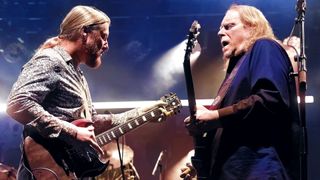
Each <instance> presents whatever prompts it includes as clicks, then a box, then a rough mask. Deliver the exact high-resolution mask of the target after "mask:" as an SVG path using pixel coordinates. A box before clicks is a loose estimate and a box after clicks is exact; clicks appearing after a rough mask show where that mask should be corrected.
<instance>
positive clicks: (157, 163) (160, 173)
mask: <svg viewBox="0 0 320 180" xmlns="http://www.w3.org/2000/svg"><path fill="white" fill-rule="evenodd" d="M162 157H163V151H161V152H160V154H159V157H158V160H157V162H156V164H155V165H154V168H153V171H152V176H154V174H155V173H156V170H157V168H158V167H159V180H162V163H161V162H162Z"/></svg>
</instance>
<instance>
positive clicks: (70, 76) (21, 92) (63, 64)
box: [7, 46, 139, 138]
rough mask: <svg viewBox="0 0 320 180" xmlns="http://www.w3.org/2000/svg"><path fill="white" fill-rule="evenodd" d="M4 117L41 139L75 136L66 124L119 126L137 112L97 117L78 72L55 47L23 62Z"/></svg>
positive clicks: (87, 90)
mask: <svg viewBox="0 0 320 180" xmlns="http://www.w3.org/2000/svg"><path fill="white" fill-rule="evenodd" d="M7 112H8V114H9V115H10V116H11V117H13V118H14V119H16V120H17V121H19V122H20V123H22V124H24V125H27V126H29V127H32V128H35V129H36V130H37V131H38V132H39V133H40V134H41V135H42V136H43V137H49V138H54V137H58V136H60V135H62V134H66V135H71V136H75V135H76V130H75V129H74V127H73V126H72V125H71V124H70V123H68V122H71V121H73V120H76V119H88V120H92V121H105V122H108V123H109V124H111V125H116V124H121V123H123V122H125V121H126V120H127V119H128V118H131V117H135V116H137V115H138V114H139V113H138V109H133V110H130V111H127V112H125V113H121V114H115V115H97V113H96V111H95V110H94V108H93V106H92V99H91V96H90V91H89V87H88V84H87V81H86V79H85V77H84V76H83V73H82V71H81V70H80V69H79V68H75V66H74V64H73V60H72V57H71V56H70V55H69V54H68V53H67V52H66V51H65V50H64V49H63V48H62V47H59V46H56V47H53V48H48V49H43V50H40V51H38V52H37V53H36V54H35V55H34V56H33V57H32V59H31V60H30V61H29V62H27V63H26V64H25V65H24V66H23V68H22V72H21V74H20V75H19V77H18V80H17V81H16V83H15V84H14V85H13V88H12V90H11V92H10V95H9V98H8V107H7Z"/></svg>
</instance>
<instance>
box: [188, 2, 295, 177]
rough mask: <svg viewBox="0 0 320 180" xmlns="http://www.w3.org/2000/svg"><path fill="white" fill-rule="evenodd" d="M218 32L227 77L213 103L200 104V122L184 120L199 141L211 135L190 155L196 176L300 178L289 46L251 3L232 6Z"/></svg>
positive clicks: (198, 114) (293, 83)
mask: <svg viewBox="0 0 320 180" xmlns="http://www.w3.org/2000/svg"><path fill="white" fill-rule="evenodd" d="M218 36H219V38H220V42H221V46H222V53H223V59H225V60H226V61H229V63H228V67H227V72H226V78H225V80H224V81H223V83H222V85H221V87H220V89H219V92H218V96H217V98H216V99H215V102H214V104H215V105H214V106H213V107H211V108H210V109H207V108H205V107H203V106H197V111H196V119H197V121H198V123H195V124H194V123H192V122H190V120H189V118H186V119H185V123H186V126H187V128H188V129H189V130H190V133H191V134H195V136H197V140H198V141H201V140H203V139H206V138H211V140H210V139H208V140H205V141H204V142H206V143H207V144H205V145H204V146H203V147H204V148H205V150H203V149H202V150H201V151H199V152H201V153H202V154H201V153H200V154H199V153H198V154H197V152H196V153H195V156H194V157H193V158H192V163H193V166H194V167H195V169H196V170H197V172H198V174H197V178H198V179H210V180H218V179H225V180H247V179H256V180H260V179H261V180H264V179H277V180H281V179H286V180H288V179H298V177H299V168H298V164H299V161H298V157H299V155H298V142H297V141H298V137H297V136H296V135H297V132H298V129H299V128H298V127H299V126H298V117H299V115H298V104H297V94H296V90H295V81H294V78H293V77H291V76H290V73H291V72H292V65H291V63H290V60H289V58H288V55H287V53H286V51H285V50H284V49H283V47H282V45H281V44H279V43H278V41H277V40H276V38H275V36H274V34H273V31H272V28H271V27H270V24H269V22H268V21H267V20H266V18H265V16H264V15H263V14H262V13H261V11H260V10H258V9H257V8H255V7H252V6H247V5H232V6H231V7H230V8H229V9H228V11H227V12H226V14H225V16H224V18H223V20H222V22H221V26H220V30H219V32H218ZM197 129H198V131H199V132H197V133H195V132H196V130H197ZM204 132H206V133H204ZM212 133H213V134H214V135H213V136H211V134H212ZM198 134H205V136H199V135H198ZM197 148H198V147H195V151H196V150H197ZM203 153H205V155H204V154H203ZM203 157H205V158H203Z"/></svg>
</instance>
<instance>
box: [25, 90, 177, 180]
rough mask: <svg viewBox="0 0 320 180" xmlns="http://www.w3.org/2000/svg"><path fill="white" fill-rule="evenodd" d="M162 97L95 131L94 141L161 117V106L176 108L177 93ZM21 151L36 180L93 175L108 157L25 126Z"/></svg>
mask: <svg viewBox="0 0 320 180" xmlns="http://www.w3.org/2000/svg"><path fill="white" fill-rule="evenodd" d="M161 100H162V101H164V102H166V105H163V106H159V107H154V108H152V109H151V110H149V111H147V112H145V113H144V114H142V115H140V116H138V117H136V118H132V119H130V120H128V121H127V122H125V123H123V124H121V125H118V126H116V127H113V128H112V129H110V130H108V131H105V132H103V133H101V134H98V135H97V136H96V139H97V143H98V144H99V145H100V146H103V145H105V144H108V143H110V142H111V141H113V140H116V139H118V138H119V137H121V136H122V135H124V134H125V133H128V132H130V131H132V130H134V129H136V128H138V127H141V126H142V125H144V124H146V123H147V122H149V121H151V120H153V121H162V120H163V119H165V117H166V116H165V115H164V114H163V112H162V111H161V109H160V108H162V109H165V110H166V111H167V112H170V114H172V113H177V112H179V110H180V108H181V102H180V100H179V98H178V97H177V96H176V94H174V93H170V94H167V95H165V96H163V97H162V98H161ZM73 123H74V124H75V125H77V126H87V125H91V124H92V123H89V122H88V121H86V120H76V121H74V122H73ZM24 151H25V155H26V157H27V160H28V162H29V166H30V169H31V171H32V173H33V174H34V176H35V177H36V179H37V180H39V179H59V180H60V179H68V180H69V179H79V178H82V177H94V176H97V175H99V174H101V173H102V172H104V171H105V169H106V168H107V166H108V161H107V160H103V159H101V158H100V156H99V154H98V153H97V152H96V151H95V150H94V149H93V148H92V147H91V146H90V145H89V144H88V143H86V142H81V141H78V140H76V139H74V138H70V139H67V140H63V141H62V140H60V139H58V138H56V139H45V138H43V137H41V136H40V135H38V134H37V133H36V132H32V131H31V130H28V136H27V137H26V138H25V140H24Z"/></svg>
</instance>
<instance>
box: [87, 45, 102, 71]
mask: <svg viewBox="0 0 320 180" xmlns="http://www.w3.org/2000/svg"><path fill="white" fill-rule="evenodd" d="M94 42H95V43H90V44H86V45H85V52H87V60H86V63H85V64H86V65H87V66H89V67H91V68H98V67H99V66H100V65H101V52H100V51H101V47H102V45H101V42H100V43H98V42H97V41H94Z"/></svg>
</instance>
